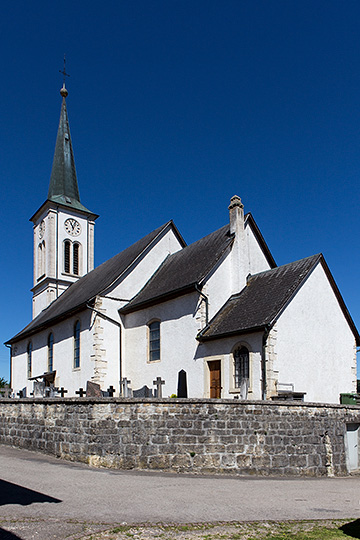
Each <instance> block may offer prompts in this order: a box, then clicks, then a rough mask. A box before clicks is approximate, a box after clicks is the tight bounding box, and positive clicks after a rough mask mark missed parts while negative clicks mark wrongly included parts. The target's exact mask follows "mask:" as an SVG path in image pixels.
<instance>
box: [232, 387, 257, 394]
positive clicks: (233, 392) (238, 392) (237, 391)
mask: <svg viewBox="0 0 360 540" xmlns="http://www.w3.org/2000/svg"><path fill="white" fill-rule="evenodd" d="M240 392H241V390H240V388H230V389H229V394H240ZM248 394H252V390H251V389H250V388H249V389H248Z"/></svg>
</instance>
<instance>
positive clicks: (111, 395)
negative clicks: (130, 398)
mask: <svg viewBox="0 0 360 540" xmlns="http://www.w3.org/2000/svg"><path fill="white" fill-rule="evenodd" d="M107 391H108V394H109V397H114V394H115V392H116V390H115V388H114V387H113V385H111V386H109V388H108V389H107Z"/></svg>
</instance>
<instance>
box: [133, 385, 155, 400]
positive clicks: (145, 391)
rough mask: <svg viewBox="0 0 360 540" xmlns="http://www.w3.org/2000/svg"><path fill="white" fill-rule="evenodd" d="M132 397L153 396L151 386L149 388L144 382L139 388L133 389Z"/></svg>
mask: <svg viewBox="0 0 360 540" xmlns="http://www.w3.org/2000/svg"><path fill="white" fill-rule="evenodd" d="M133 397H137V398H146V397H153V393H152V390H151V388H149V387H148V386H146V384H145V385H144V386H143V387H142V388H139V389H138V390H133Z"/></svg>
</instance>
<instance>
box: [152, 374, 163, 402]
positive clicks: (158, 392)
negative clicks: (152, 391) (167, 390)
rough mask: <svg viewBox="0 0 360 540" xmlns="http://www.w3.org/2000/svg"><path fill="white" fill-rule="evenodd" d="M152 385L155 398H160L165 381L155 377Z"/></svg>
mask: <svg viewBox="0 0 360 540" xmlns="http://www.w3.org/2000/svg"><path fill="white" fill-rule="evenodd" d="M153 384H154V385H156V397H158V398H162V385H163V384H165V381H164V380H163V379H162V378H161V377H156V379H155V381H153Z"/></svg>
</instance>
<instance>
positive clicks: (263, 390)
mask: <svg viewBox="0 0 360 540" xmlns="http://www.w3.org/2000/svg"><path fill="white" fill-rule="evenodd" d="M269 333H270V328H269V326H265V328H264V335H263V347H262V359H261V372H262V373H261V375H262V388H261V393H262V399H263V400H266V390H267V381H266V342H267V339H268V337H269Z"/></svg>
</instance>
